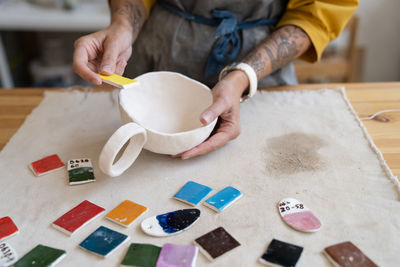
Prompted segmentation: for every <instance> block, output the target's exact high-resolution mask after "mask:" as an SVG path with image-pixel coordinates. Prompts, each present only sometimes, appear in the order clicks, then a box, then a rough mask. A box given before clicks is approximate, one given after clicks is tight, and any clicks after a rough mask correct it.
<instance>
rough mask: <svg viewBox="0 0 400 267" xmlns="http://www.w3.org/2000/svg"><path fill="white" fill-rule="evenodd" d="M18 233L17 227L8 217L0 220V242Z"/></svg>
mask: <svg viewBox="0 0 400 267" xmlns="http://www.w3.org/2000/svg"><path fill="white" fill-rule="evenodd" d="M17 233H18V227H17V226H16V225H15V223H14V222H13V220H11V218H10V217H8V216H7V217H3V218H1V219H0V241H1V240H4V239H6V238H8V237H10V236H13V235H15V234H17Z"/></svg>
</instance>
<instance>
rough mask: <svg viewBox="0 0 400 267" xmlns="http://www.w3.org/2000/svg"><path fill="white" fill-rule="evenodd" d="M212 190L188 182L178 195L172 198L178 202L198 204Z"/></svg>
mask: <svg viewBox="0 0 400 267" xmlns="http://www.w3.org/2000/svg"><path fill="white" fill-rule="evenodd" d="M211 191H212V188H210V187H208V186H205V185H202V184H199V183H196V182H193V181H188V182H187V183H186V184H185V185H184V186H183V187H182V188H181V190H179V192H178V193H176V194H175V196H174V198H177V199H179V200H184V201H186V202H189V203H191V204H193V205H197V204H199V203H200V202H201V201H202V200H203V198H205V197H206V196H207V195H208V194H209V193H210V192H211Z"/></svg>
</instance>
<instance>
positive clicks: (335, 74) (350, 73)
mask: <svg viewBox="0 0 400 267" xmlns="http://www.w3.org/2000/svg"><path fill="white" fill-rule="evenodd" d="M358 22H359V18H358V16H353V17H352V18H351V19H350V21H349V22H348V23H347V25H346V28H345V29H344V31H343V32H346V31H347V32H348V33H349V38H348V40H347V45H346V48H345V49H344V50H343V49H342V50H337V49H333V48H332V47H331V48H330V47H329V46H328V47H327V49H326V51H325V52H324V53H323V54H322V57H321V60H320V61H319V62H316V63H312V64H311V63H308V62H304V61H301V60H296V61H295V62H294V65H295V68H296V74H297V79H298V80H299V83H320V82H323V83H327V82H362V71H363V63H364V62H363V60H364V54H365V49H364V48H363V47H360V46H357V32H358Z"/></svg>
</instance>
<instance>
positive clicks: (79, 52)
mask: <svg viewBox="0 0 400 267" xmlns="http://www.w3.org/2000/svg"><path fill="white" fill-rule="evenodd" d="M88 65H89V62H88V53H87V51H86V48H85V47H84V46H83V45H78V46H76V47H75V51H74V55H73V64H72V67H73V69H74V71H75V72H76V73H77V74H78V75H79V76H80V77H82V79H84V80H86V81H88V82H91V83H93V84H95V85H100V84H101V78H100V77H99V76H98V75H97V73H95V72H94V71H93V70H91V69H90V68H89V66H88Z"/></svg>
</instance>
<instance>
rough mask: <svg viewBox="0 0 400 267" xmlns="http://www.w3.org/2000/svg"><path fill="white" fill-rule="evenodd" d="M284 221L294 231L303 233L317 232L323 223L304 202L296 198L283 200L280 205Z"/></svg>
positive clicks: (280, 212)
mask: <svg viewBox="0 0 400 267" xmlns="http://www.w3.org/2000/svg"><path fill="white" fill-rule="evenodd" d="M278 209H279V214H280V215H281V217H282V220H283V221H284V222H286V223H287V224H288V225H289V226H291V227H292V228H293V229H296V230H298V231H302V232H316V231H318V230H320V229H321V227H322V223H321V221H320V220H319V219H318V218H317V216H315V215H314V213H313V212H312V211H311V210H310V209H309V208H307V206H306V205H304V204H303V203H302V202H300V201H298V200H297V199H294V198H285V199H282V200H281V201H280V202H279V204H278Z"/></svg>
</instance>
